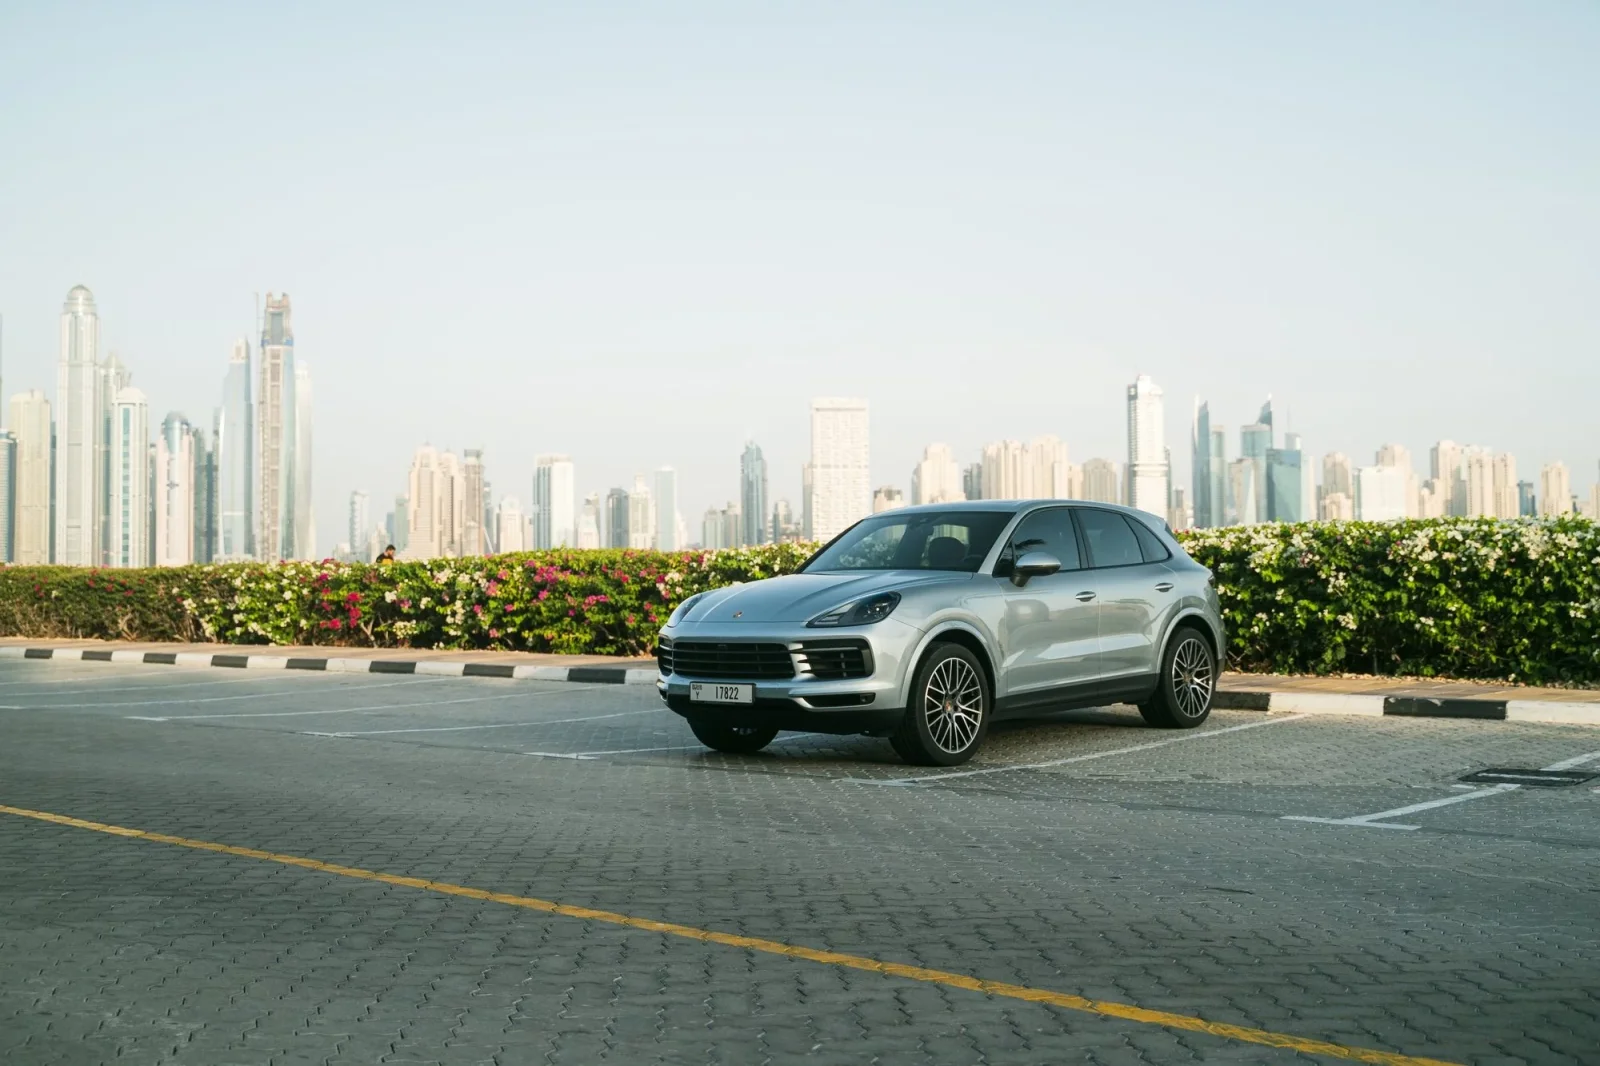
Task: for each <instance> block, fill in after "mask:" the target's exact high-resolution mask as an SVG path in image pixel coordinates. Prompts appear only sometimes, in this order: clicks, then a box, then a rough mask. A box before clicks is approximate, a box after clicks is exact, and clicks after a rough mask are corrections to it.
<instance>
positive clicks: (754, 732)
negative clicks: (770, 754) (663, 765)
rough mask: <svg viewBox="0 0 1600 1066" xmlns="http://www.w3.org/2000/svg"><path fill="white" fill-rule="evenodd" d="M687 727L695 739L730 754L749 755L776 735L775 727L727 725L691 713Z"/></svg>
mask: <svg viewBox="0 0 1600 1066" xmlns="http://www.w3.org/2000/svg"><path fill="white" fill-rule="evenodd" d="M689 728H690V729H691V730H693V731H694V735H695V739H697V740H699V741H700V743H702V744H704V745H705V746H706V747H708V748H710V749H711V750H712V751H725V752H727V753H728V754H730V755H750V754H752V753H754V752H758V751H760V750H761V749H762V748H764V747H766V746H767V745H768V744H771V743H772V738H773V737H775V736H777V735H778V730H777V727H775V726H765V725H729V724H728V723H726V722H719V721H714V720H712V719H710V718H703V717H701V716H699V715H693V716H691V717H690V718H689Z"/></svg>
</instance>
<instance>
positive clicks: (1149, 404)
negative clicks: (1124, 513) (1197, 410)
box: [1127, 374, 1168, 519]
mask: <svg viewBox="0 0 1600 1066" xmlns="http://www.w3.org/2000/svg"><path fill="white" fill-rule="evenodd" d="M1161 397H1162V394H1161V389H1160V388H1159V387H1157V385H1156V383H1155V382H1154V381H1151V380H1150V376H1149V375H1148V374H1140V375H1139V376H1138V377H1137V378H1136V379H1135V380H1134V382H1133V384H1132V385H1129V386H1128V469H1127V478H1128V492H1127V502H1128V506H1130V507H1137V508H1138V509H1139V510H1141V511H1148V512H1150V513H1151V514H1153V515H1160V516H1161V518H1162V519H1165V518H1166V517H1167V485H1168V468H1167V444H1166V429H1165V425H1164V422H1165V418H1166V408H1165V405H1164V404H1163V402H1162V398H1161Z"/></svg>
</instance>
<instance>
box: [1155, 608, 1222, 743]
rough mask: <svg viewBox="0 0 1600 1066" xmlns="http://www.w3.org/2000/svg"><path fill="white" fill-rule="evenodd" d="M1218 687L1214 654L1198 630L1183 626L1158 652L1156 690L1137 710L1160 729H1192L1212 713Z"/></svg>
mask: <svg viewBox="0 0 1600 1066" xmlns="http://www.w3.org/2000/svg"><path fill="white" fill-rule="evenodd" d="M1216 690H1217V657H1216V656H1215V655H1213V654H1212V653H1211V645H1210V644H1209V643H1208V642H1207V641H1206V638H1205V637H1203V636H1201V634H1200V631H1199V630H1197V629H1195V628H1193V627H1192V626H1183V627H1181V628H1179V629H1178V631H1177V632H1175V633H1173V634H1172V640H1171V641H1170V642H1168V644H1167V650H1166V653H1165V654H1164V655H1162V656H1161V675H1160V677H1159V678H1158V680H1157V681H1156V690H1155V693H1154V694H1153V695H1151V697H1150V698H1149V699H1148V700H1146V701H1145V702H1144V703H1141V704H1139V713H1140V714H1142V715H1144V720H1145V721H1146V722H1149V723H1150V724H1151V725H1153V726H1156V727H1157V728H1160V729H1193V728H1194V727H1195V726H1197V725H1199V724H1200V723H1201V722H1203V721H1205V720H1206V718H1207V717H1208V716H1209V715H1210V714H1211V697H1212V696H1213V695H1214V694H1215V693H1216Z"/></svg>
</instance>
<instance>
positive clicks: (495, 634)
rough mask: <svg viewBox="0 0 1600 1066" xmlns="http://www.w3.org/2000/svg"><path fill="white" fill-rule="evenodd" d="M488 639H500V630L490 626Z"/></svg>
mask: <svg viewBox="0 0 1600 1066" xmlns="http://www.w3.org/2000/svg"><path fill="white" fill-rule="evenodd" d="M489 639H491V640H499V639H500V631H499V630H498V629H494V628H492V627H491V628H490V630H489Z"/></svg>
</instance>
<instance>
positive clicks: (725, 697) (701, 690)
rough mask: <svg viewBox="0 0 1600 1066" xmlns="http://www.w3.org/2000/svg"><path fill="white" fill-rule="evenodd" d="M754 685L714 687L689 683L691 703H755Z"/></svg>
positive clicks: (695, 682)
mask: <svg viewBox="0 0 1600 1066" xmlns="http://www.w3.org/2000/svg"><path fill="white" fill-rule="evenodd" d="M755 701H756V687H755V686H754V685H712V684H707V683H706V682H703V681H691V682H690V683H689V702H690V703H754V702H755Z"/></svg>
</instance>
